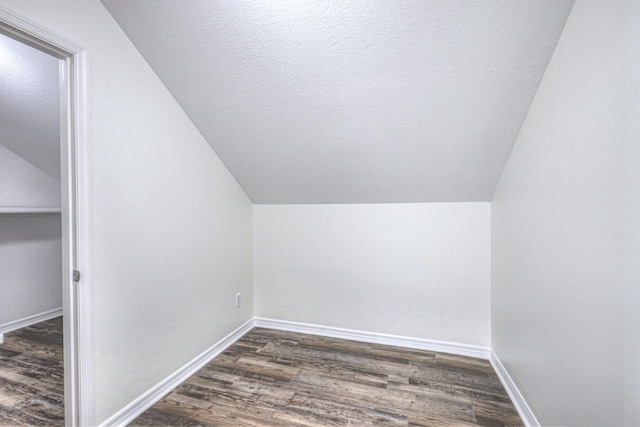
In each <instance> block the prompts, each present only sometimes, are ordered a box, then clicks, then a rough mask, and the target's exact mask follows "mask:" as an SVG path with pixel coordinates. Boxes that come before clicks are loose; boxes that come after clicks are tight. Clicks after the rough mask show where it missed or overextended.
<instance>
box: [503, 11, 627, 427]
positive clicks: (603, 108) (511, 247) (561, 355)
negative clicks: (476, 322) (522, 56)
mask: <svg viewBox="0 0 640 427" xmlns="http://www.w3.org/2000/svg"><path fill="white" fill-rule="evenodd" d="M623 16H624V15H623V11H622V2H621V1H612V2H604V1H587V0H581V1H577V2H576V3H575V6H574V9H573V11H572V13H571V15H570V17H569V19H568V21H567V24H566V27H565V30H564V32H563V34H562V36H561V38H560V41H559V43H558V46H557V48H556V51H555V53H554V56H553V58H552V60H551V62H550V64H549V66H548V68H547V71H546V74H545V76H544V78H543V80H542V82H541V85H540V87H539V89H538V92H537V94H536V97H535V99H534V102H533V104H532V106H531V109H530V111H529V115H528V117H527V119H526V121H525V123H524V125H523V128H522V130H521V132H520V136H519V138H518V140H517V142H516V144H515V147H514V150H513V152H512V154H511V157H510V159H509V162H508V163H507V165H506V167H505V170H504V172H503V175H502V178H501V180H500V182H499V185H498V188H497V190H496V193H495V195H494V197H493V200H492V280H493V285H492V339H493V347H494V350H495V351H496V353H497V354H498V356H499V357H500V359H501V360H502V362H503V363H504V365H505V366H506V368H507V370H508V371H509V372H510V374H511V375H512V377H513V379H514V380H515V382H516V384H517V385H518V387H519V388H520V390H521V392H522V393H523V395H524V397H525V399H526V400H527V402H528V403H529V405H530V406H531V407H532V409H533V411H534V413H535V414H536V416H537V417H538V419H539V421H540V422H541V424H542V425H545V426H603V425H608V426H618V425H622V423H623V417H622V413H623V411H622V409H623V408H622V402H623V399H622V397H623V396H622V387H621V384H622V363H621V362H622V347H623V341H622V338H623V335H622V320H623V319H622V315H621V310H622V298H623V273H622V272H623V260H624V257H623V243H624V235H625V233H626V230H625V228H626V227H628V226H629V224H628V223H627V224H625V221H624V220H625V218H624V217H625V209H624V194H623V193H624V191H625V188H624V185H623V184H624V175H625V173H624V146H625V145H624V139H625V132H624V120H623V119H624V114H623V113H624V111H623V94H624V92H626V91H627V86H628V85H629V83H628V82H625V78H624V75H623V64H624V52H623V46H624V40H623V37H622V36H623V34H624V31H623V28H624V25H623V24H624V23H623ZM633 25H637V21H635V22H634V24H633ZM634 47H635V49H634V50H635V52H633V53H630V54H633V55H637V50H638V44H637V40H635V42H634ZM633 78H634V79H637V75H635V76H633ZM636 85H637V84H636ZM634 120H635V121H637V116H636V117H635V118H634ZM636 137H637V134H636ZM636 147H637V145H636ZM636 160H637V154H636ZM635 166H636V167H638V164H637V162H636V164H635ZM635 188H636V189H637V185H636V186H635ZM629 190H630V189H629ZM629 196H631V197H635V198H637V197H638V193H635V195H633V196H632V195H631V194H629ZM636 220H637V213H636ZM635 229H636V230H637V225H635ZM635 255H636V257H635V262H637V255H638V252H636V254H635ZM634 274H637V271H636V272H635V273H634ZM635 278H636V284H637V279H638V276H637V275H636V276H635ZM638 309H640V307H638V306H636V307H635V310H638ZM634 328H635V329H636V330H637V324H636V325H635V326H634ZM635 333H636V334H637V332H635ZM636 375H637V372H636ZM636 378H637V376H636ZM635 406H636V407H637V400H636V402H635ZM636 425H637V424H636Z"/></svg>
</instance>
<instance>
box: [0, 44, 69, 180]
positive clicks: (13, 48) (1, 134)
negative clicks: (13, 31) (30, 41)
mask: <svg viewBox="0 0 640 427" xmlns="http://www.w3.org/2000/svg"><path fill="white" fill-rule="evenodd" d="M58 66H59V61H58V59H57V58H54V57H53V56H50V55H47V54H46V53H44V52H41V51H39V50H37V49H34V48H32V47H29V46H27V45H25V44H23V43H20V42H18V41H16V40H14V39H12V38H9V37H7V36H4V35H2V34H0V100H2V101H1V102H0V129H1V130H0V144H2V145H4V146H5V147H6V148H8V149H9V150H11V151H13V152H14V153H15V154H17V155H19V156H20V157H22V158H23V159H25V160H26V161H28V162H29V163H31V164H32V165H34V166H36V167H37V168H38V169H40V170H41V171H43V172H45V173H46V174H47V175H49V176H51V177H52V178H55V179H57V180H58V181H59V180H60V96H59V84H60V83H59V78H60V77H59V70H58Z"/></svg>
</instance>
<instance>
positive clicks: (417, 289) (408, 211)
mask: <svg viewBox="0 0 640 427" xmlns="http://www.w3.org/2000/svg"><path fill="white" fill-rule="evenodd" d="M489 211H490V209H489V204H488V203H431V204H390V205H377V204H360V205H255V206H254V268H255V270H254V275H255V279H254V283H255V298H256V315H257V316H261V317H269V318H275V319H284V320H291V321H298V322H305V323H313V324H320V325H327V326H335V327H342V328H349V329H356V330H362V331H370V332H380V333H387V334H395V335H404V336H411V337H418V338H426V339H435V340H443V341H452V342H459V343H467V344H477V345H487V346H488V345H490V342H491V339H490V319H489V314H490V313H489V312H490V307H489V299H490V294H489V288H490V284H489V281H490V274H489V266H490V263H489V251H490V244H489V238H490V230H489V223H490V219H489Z"/></svg>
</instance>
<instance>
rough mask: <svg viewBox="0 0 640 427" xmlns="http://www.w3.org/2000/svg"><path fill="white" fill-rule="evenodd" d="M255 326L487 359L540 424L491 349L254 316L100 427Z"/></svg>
mask: <svg viewBox="0 0 640 427" xmlns="http://www.w3.org/2000/svg"><path fill="white" fill-rule="evenodd" d="M254 327H260V328H268V329H276V330H281V331H289V332H299V333H303V334H310V335H319V336H324V337H332V338H341V339H347V340H352V341H360V342H368V343H373V344H384V345H394V346H398V347H406V348H413V349H418V350H426V351H436V352H442V353H449V354H457V355H461V356H469V357H477V358H480V359H485V360H489V361H490V362H491V365H492V366H493V368H494V370H495V371H496V373H497V375H498V378H499V379H500V381H501V382H502V385H503V386H504V388H505V390H506V391H507V393H508V394H509V397H510V398H511V401H512V402H513V404H514V406H515V407H516V410H517V411H518V413H519V414H520V417H521V418H522V421H523V422H524V423H525V425H526V426H527V427H540V423H539V422H538V420H537V419H536V417H535V416H534V415H533V412H532V411H531V409H530V408H529V406H528V405H527V403H526V402H525V400H524V398H523V397H522V395H521V394H520V392H519V391H518V388H517V387H516V385H515V383H514V382H513V380H512V379H511V377H510V376H509V374H508V373H507V371H506V369H505V368H504V366H503V365H502V363H501V362H500V359H498V356H497V355H496V354H495V353H494V352H493V350H492V349H491V348H490V347H483V346H477V345H471V344H460V343H452V342H446V341H435V340H427V339H423V338H412V337H404V336H397V335H388V334H381V333H376V332H365V331H357V330H353V329H344V328H336V327H331V326H321V325H312V324H308V323H299V322H290V321H286V320H277V319H267V318H262V317H254V318H252V319H251V320H249V321H247V322H246V323H244V324H243V325H242V326H240V327H239V328H237V329H236V330H235V331H233V332H232V333H230V334H229V335H227V336H226V337H224V338H223V339H221V340H220V341H219V342H217V343H216V344H214V345H213V346H211V347H210V348H209V349H207V350H206V351H204V352H203V353H202V354H200V355H199V356H197V357H196V358H195V359H193V360H192V361H190V362H189V363H187V364H186V365H184V366H183V367H182V368H180V369H178V370H177V371H175V372H174V373H173V374H172V375H170V376H169V377H167V378H166V379H164V380H163V381H161V382H160V383H158V384H157V385H156V386H155V387H153V388H151V389H150V390H149V391H147V392H146V393H144V394H143V395H142V396H140V397H139V398H137V399H136V400H134V401H133V402H131V403H130V404H129V405H127V406H126V407H124V408H123V409H122V410H120V411H118V412H117V413H116V414H114V415H113V416H111V417H110V418H109V419H108V420H106V421H105V422H103V423H102V424H101V427H112V426H113V427H115V426H123V425H126V424H128V423H130V422H131V421H133V420H134V419H135V418H136V417H138V416H139V415H141V414H142V413H143V412H144V411H146V410H147V409H149V408H150V407H151V406H152V405H153V404H154V403H156V402H157V401H158V400H160V399H161V398H162V397H164V396H165V395H167V394H168V393H169V392H171V391H172V390H173V389H175V388H176V387H177V386H179V385H180V384H181V383H183V382H184V381H186V380H187V379H188V378H189V377H190V376H191V375H193V374H195V373H196V372H197V371H198V370H199V369H200V368H202V367H203V366H204V365H206V364H207V363H209V362H210V361H211V360H212V359H213V358H214V357H216V356H217V355H219V354H220V353H222V352H223V351H224V350H226V349H227V348H228V347H229V346H231V345H232V344H233V343H234V342H236V341H237V340H239V339H240V338H242V336H243V335H245V334H246V333H247V332H249V331H250V330H251V329H252V328H254Z"/></svg>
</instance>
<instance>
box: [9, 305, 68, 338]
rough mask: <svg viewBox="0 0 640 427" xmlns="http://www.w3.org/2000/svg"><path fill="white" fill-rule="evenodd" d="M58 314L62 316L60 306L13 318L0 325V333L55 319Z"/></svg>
mask: <svg viewBox="0 0 640 427" xmlns="http://www.w3.org/2000/svg"><path fill="white" fill-rule="evenodd" d="M60 316H62V307H60V308H55V309H53V310H49V311H45V312H43V313H38V314H34V315H32V316H27V317H24V318H22V319H18V320H14V321H12V322H9V323H5V324H3V325H0V335H4V334H6V333H7V332H11V331H15V330H17V329H22V328H26V327H27V326H31V325H35V324H36V323H40V322H44V321H45V320H49V319H55V318H56V317H60ZM0 342H2V341H0Z"/></svg>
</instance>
